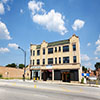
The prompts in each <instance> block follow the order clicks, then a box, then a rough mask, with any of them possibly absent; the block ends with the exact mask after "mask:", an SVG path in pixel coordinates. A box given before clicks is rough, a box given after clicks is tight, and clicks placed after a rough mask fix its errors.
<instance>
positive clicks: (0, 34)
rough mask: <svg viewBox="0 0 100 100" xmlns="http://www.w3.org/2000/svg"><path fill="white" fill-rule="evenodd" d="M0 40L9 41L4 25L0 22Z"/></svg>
mask: <svg viewBox="0 0 100 100" xmlns="http://www.w3.org/2000/svg"><path fill="white" fill-rule="evenodd" d="M0 39H7V40H9V39H11V37H10V35H9V31H8V29H7V27H6V25H5V24H4V23H3V22H1V21H0Z"/></svg>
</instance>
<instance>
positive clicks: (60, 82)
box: [26, 80, 100, 88]
mask: <svg viewBox="0 0 100 100" xmlns="http://www.w3.org/2000/svg"><path fill="white" fill-rule="evenodd" d="M26 82H33V80H26ZM35 82H36V83H45V84H62V85H76V86H89V87H99V88H100V85H96V84H82V83H69V82H62V81H50V80H48V81H43V80H41V81H40V80H38V81H37V80H36V81H35Z"/></svg>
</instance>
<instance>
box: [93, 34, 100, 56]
mask: <svg viewBox="0 0 100 100" xmlns="http://www.w3.org/2000/svg"><path fill="white" fill-rule="evenodd" d="M95 44H96V45H97V47H96V50H95V52H94V53H95V54H96V55H97V54H100V35H99V39H98V40H97V41H96V42H95Z"/></svg>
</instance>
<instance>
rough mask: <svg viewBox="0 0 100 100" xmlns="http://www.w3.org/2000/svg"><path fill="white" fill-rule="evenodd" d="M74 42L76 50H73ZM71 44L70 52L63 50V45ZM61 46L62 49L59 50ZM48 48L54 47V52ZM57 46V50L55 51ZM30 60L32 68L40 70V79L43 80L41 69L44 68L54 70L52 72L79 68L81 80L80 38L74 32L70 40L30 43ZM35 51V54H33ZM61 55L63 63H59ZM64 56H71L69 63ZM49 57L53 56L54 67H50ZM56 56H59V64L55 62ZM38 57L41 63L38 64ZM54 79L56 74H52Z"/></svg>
mask: <svg viewBox="0 0 100 100" xmlns="http://www.w3.org/2000/svg"><path fill="white" fill-rule="evenodd" d="M73 44H75V46H76V50H75V51H73ZM64 46H69V51H68V52H63V47H64ZM59 47H60V48H61V51H59ZM48 48H53V53H52V54H48ZM55 48H57V52H55ZM43 49H45V54H44V55H43ZM37 50H40V55H37ZM30 51H31V56H30V61H31V70H35V71H36V70H40V80H41V77H42V75H41V71H42V70H49V69H50V70H52V74H53V73H54V74H55V72H54V71H55V70H73V69H74V70H78V78H79V81H80V80H81V73H80V72H81V69H80V43H79V38H78V37H77V36H76V35H75V34H74V35H73V36H72V37H71V38H69V39H68V40H62V41H56V42H51V43H47V42H45V41H43V42H42V43H41V45H34V44H31V45H30ZM33 51H34V52H35V55H34V56H33ZM73 56H76V63H75V62H73ZM59 57H60V58H61V63H60V64H59ZM63 57H69V63H63ZM48 58H53V64H50V65H52V68H48V67H47V66H49V64H48ZM55 58H57V64H55ZM37 59H39V60H40V64H39V65H37ZM43 59H45V64H43ZM33 60H34V64H33ZM52 80H54V75H52Z"/></svg>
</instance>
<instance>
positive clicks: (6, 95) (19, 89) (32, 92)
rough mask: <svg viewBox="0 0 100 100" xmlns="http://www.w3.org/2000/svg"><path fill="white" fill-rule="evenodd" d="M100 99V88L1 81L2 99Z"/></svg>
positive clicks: (0, 98)
mask: <svg viewBox="0 0 100 100" xmlns="http://www.w3.org/2000/svg"><path fill="white" fill-rule="evenodd" d="M67 99H68V100H100V88H96V87H85V86H72V85H63V84H49V83H33V82H22V81H3V80H2V81H1V80H0V100H67Z"/></svg>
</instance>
